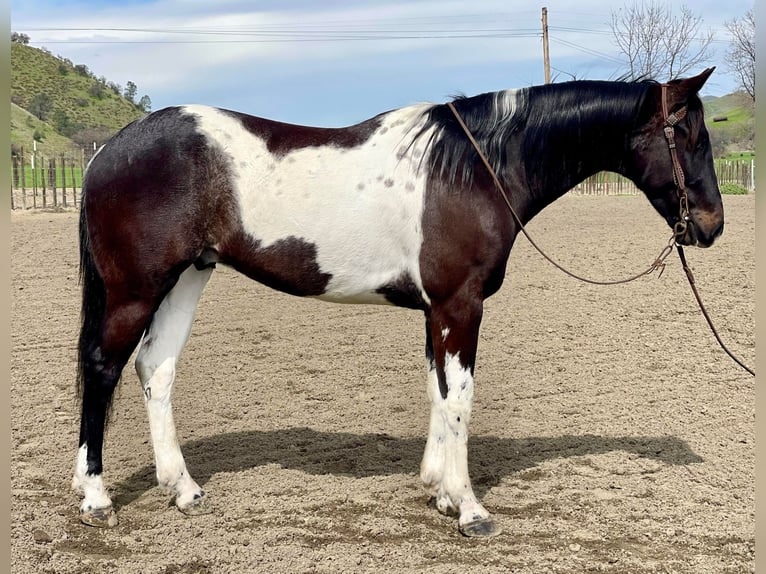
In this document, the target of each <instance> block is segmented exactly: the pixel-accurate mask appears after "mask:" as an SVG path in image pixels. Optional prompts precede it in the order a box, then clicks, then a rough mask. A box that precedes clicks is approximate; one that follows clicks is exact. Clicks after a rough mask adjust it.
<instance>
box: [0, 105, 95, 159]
mask: <svg viewBox="0 0 766 574" xmlns="http://www.w3.org/2000/svg"><path fill="white" fill-rule="evenodd" d="M35 132H37V133H38V134H42V141H38V142H37V149H38V150H39V151H40V152H41V153H43V154H44V155H46V156H49V157H51V156H54V155H55V156H59V155H61V154H62V153H63V154H67V155H71V154H72V153H73V152H75V151H76V152H78V153H79V150H80V147H79V146H78V145H77V144H75V143H74V142H73V141H72V140H70V139H69V138H68V137H65V136H62V135H61V134H60V133H58V132H57V131H56V130H55V129H54V128H53V126H51V125H50V124H48V123H47V122H44V121H41V120H39V119H37V118H36V117H35V116H33V115H32V114H30V113H29V112H28V111H27V110H25V109H24V108H21V107H19V106H17V105H16V104H14V103H11V145H13V146H14V147H17V148H22V147H23V148H24V153H25V154H26V155H27V156H28V155H29V153H28V152H30V151H31V150H32V141H33V140H34V137H35Z"/></svg>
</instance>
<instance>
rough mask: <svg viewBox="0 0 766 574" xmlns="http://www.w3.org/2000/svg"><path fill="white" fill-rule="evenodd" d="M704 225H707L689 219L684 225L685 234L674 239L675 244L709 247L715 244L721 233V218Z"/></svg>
mask: <svg viewBox="0 0 766 574" xmlns="http://www.w3.org/2000/svg"><path fill="white" fill-rule="evenodd" d="M705 223H708V225H703V224H701V222H699V221H695V220H694V219H690V220H689V221H688V222H687V225H686V232H685V233H684V234H683V235H682V236H681V237H676V242H677V243H679V244H681V245H689V246H695V247H710V246H711V245H713V243H715V240H716V238H717V237H718V236H719V235H721V234H722V233H723V218H720V220H717V221H706V222H705Z"/></svg>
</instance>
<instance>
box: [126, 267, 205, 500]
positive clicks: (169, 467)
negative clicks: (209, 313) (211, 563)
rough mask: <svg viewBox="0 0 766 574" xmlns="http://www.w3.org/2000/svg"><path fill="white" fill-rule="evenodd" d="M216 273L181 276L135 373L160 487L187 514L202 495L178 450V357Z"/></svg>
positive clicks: (162, 307) (154, 323)
mask: <svg viewBox="0 0 766 574" xmlns="http://www.w3.org/2000/svg"><path fill="white" fill-rule="evenodd" d="M212 272H213V269H211V268H207V269H203V270H201V271H200V270H197V269H196V268H195V267H194V266H193V265H192V266H190V267H189V268H188V269H186V271H184V272H183V273H182V274H181V276H180V277H179V279H178V282H177V283H176V285H175V286H174V287H173V289H172V290H171V291H170V293H168V294H167V295H166V296H165V299H163V301H162V303H161V304H160V306H159V308H158V309H157V312H156V313H155V314H154V317H153V319H152V323H151V325H150V326H149V329H148V330H147V332H146V334H145V335H144V338H143V339H142V341H141V344H140V350H139V352H138V356H137V357H136V372H137V373H138V377H139V379H140V380H141V385H142V386H143V388H144V399H145V402H146V410H147V413H148V415H149V429H150V431H151V435H152V444H153V446H154V461H155V466H156V471H157V481H158V483H159V484H160V486H162V487H163V488H166V489H168V490H169V491H171V492H173V493H174V494H175V495H176V505H177V506H178V507H179V508H182V509H183V508H184V507H185V506H188V505H189V504H190V503H192V502H193V501H194V500H195V498H199V497H201V496H202V494H203V492H202V489H201V488H200V487H199V485H198V484H197V483H196V482H195V481H194V479H192V477H191V476H189V473H188V471H187V470H186V463H185V462H184V458H183V455H182V454H181V449H180V447H179V446H178V438H177V437H176V429H175V423H174V421H173V407H172V405H171V392H172V389H173V382H174V380H175V375H176V363H177V361H178V357H179V356H180V354H181V351H182V349H183V348H184V346H185V345H186V342H187V340H188V339H189V334H190V333H191V327H192V323H193V321H194V313H195V311H196V308H197V304H198V303H199V298H200V296H201V295H202V290H203V289H204V287H205V285H206V284H207V282H208V279H210V275H211V274H212Z"/></svg>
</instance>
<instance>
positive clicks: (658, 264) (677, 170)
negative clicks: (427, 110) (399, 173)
mask: <svg viewBox="0 0 766 574" xmlns="http://www.w3.org/2000/svg"><path fill="white" fill-rule="evenodd" d="M667 87H668V86H667V84H662V112H663V116H664V117H665V126H664V128H663V131H664V134H665V139H667V142H668V149H669V150H670V157H671V160H672V163H673V181H674V182H675V184H676V189H677V190H678V197H679V215H680V219H679V221H677V222H676V223H675V225H674V226H673V235H671V237H670V240H669V241H668V244H667V245H666V246H665V247H663V248H662V251H660V254H659V255H658V256H657V258H656V259H655V260H654V262H653V263H652V264H651V265H650V266H649V267H648V268H647V269H645V270H644V271H641V272H640V273H636V274H635V275H632V276H630V277H626V278H625V279H617V280H606V281H604V280H595V279H589V278H587V277H582V276H580V275H577V274H576V273H573V272H572V271H570V270H568V269H566V268H565V267H563V266H562V265H560V264H559V263H558V262H556V261H555V260H554V259H552V258H551V257H550V256H549V255H548V254H547V253H545V251H543V250H542V249H541V248H540V246H538V245H537V243H535V241H534V240H533V239H532V237H531V236H530V235H529V232H528V231H527V230H526V228H525V227H524V224H523V223H522V221H521V218H520V217H519V216H518V214H517V213H516V210H515V209H514V208H513V205H512V204H511V200H510V199H509V198H508V194H507V193H506V192H505V188H504V187H503V184H502V183H501V182H500V178H498V176H497V173H495V170H494V169H493V168H492V166H491V165H490V163H489V160H487V157H486V156H485V155H484V153H483V152H482V150H481V148H480V147H479V144H478V142H477V141H476V138H474V137H473V134H472V133H471V130H470V129H468V126H467V125H466V124H465V122H464V121H463V118H462V117H461V116H460V114H459V113H458V111H457V109H455V106H454V105H453V104H452V102H447V107H448V108H449V109H450V111H451V112H452V114H453V115H454V116H455V119H456V120H457V122H458V124H459V125H460V127H461V128H462V130H463V132H465V135H466V137H468V140H469V141H470V142H471V145H473V147H474V149H475V150H476V153H477V154H478V156H479V159H481V161H482V163H483V164H484V167H486V168H487V171H488V172H489V174H490V176H491V177H492V181H493V182H494V183H495V187H496V188H497V190H498V191H499V192H500V195H501V196H502V198H503V200H504V201H505V204H506V205H507V206H508V209H509V210H510V212H511V215H512V216H513V218H514V220H515V221H516V223H517V225H518V226H519V230H520V231H521V232H522V233H523V234H524V236H525V237H526V238H527V240H528V241H529V243H530V244H531V245H532V247H534V248H535V249H536V250H537V252H538V253H540V255H542V256H543V258H544V259H546V260H547V261H548V262H549V263H551V264H552V265H553V266H554V267H556V268H557V269H559V270H560V271H562V272H563V273H565V274H566V275H569V276H570V277H572V278H574V279H577V280H578V281H583V282H584V283H590V284H593V285H619V284H625V283H630V282H631V281H635V280H636V279H639V278H641V277H643V276H645V275H649V274H651V273H653V272H654V271H656V270H658V269H659V275H658V277H661V276H662V272H663V271H664V270H665V259H666V258H667V256H668V255H670V253H671V252H672V251H673V247H674V246H675V247H676V249H677V251H678V256H679V258H680V259H681V265H682V266H683V269H684V272H685V273H686V278H687V279H688V281H689V285H690V287H691V289H692V293H693V294H694V297H695V298H696V300H697V304H698V305H699V308H700V310H701V311H702V315H703V316H704V317H705V320H706V321H707V323H708V325H709V326H710V329H711V331H712V332H713V335H714V336H715V338H716V341H718V344H719V345H720V346H721V348H722V349H723V350H724V351H725V352H726V354H727V355H729V357H731V358H732V359H733V360H734V362H736V363H737V364H738V365H739V366H740V367H742V368H743V369H745V370H746V371H747V372H748V373H750V374H751V375H753V376H755V371H753V370H752V369H750V368H749V367H747V366H746V365H745V364H744V363H743V362H742V361H740V360H739V359H738V358H737V357H735V356H734V355H733V354H732V353H731V351H729V349H727V348H726V345H724V344H723V341H721V338H720V337H719V336H718V332H717V331H716V329H715V327H714V326H713V322H712V320H711V319H710V316H709V315H708V312H707V310H706V309H705V306H704V305H703V304H702V299H701V298H700V296H699V293H698V292H697V288H696V285H695V282H694V276H693V275H692V272H691V269H690V268H689V266H688V265H687V263H686V256H685V255H684V251H683V247H682V246H681V244H680V243H679V242H678V241H677V239H679V238H681V237H683V235H685V234H686V228H687V226H688V221H689V198H688V195H687V192H686V185H685V177H684V172H683V168H682V167H681V162H680V161H679V160H678V152H677V151H676V142H675V125H676V124H677V123H678V122H680V121H681V120H682V119H683V118H684V117H685V116H686V112H687V108H686V106H684V107H682V108H681V109H680V110H678V111H676V112H674V113H672V114H669V113H668V104H667V97H666V94H667Z"/></svg>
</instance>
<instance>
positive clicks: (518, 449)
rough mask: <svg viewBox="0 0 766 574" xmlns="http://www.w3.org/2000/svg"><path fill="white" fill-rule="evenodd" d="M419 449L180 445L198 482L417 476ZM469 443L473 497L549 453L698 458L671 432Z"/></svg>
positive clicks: (148, 471) (318, 435)
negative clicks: (279, 472)
mask: <svg viewBox="0 0 766 574" xmlns="http://www.w3.org/2000/svg"><path fill="white" fill-rule="evenodd" d="M424 448H425V439H424V438H401V437H393V436H390V435H387V434H352V433H343V432H337V433H333V432H324V431H318V430H315V429H311V428H306V427H299V428H287V429H280V430H271V431H257V430H252V431H243V432H231V433H223V434H218V435H214V436H209V437H205V438H201V439H198V440H192V441H188V442H186V443H185V444H184V445H182V449H183V452H184V458H185V459H186V463H187V467H188V470H189V472H190V474H191V475H192V476H193V477H194V478H195V479H196V480H197V482H198V483H199V484H200V486H203V487H204V485H205V483H207V482H208V481H209V480H210V478H211V477H212V476H213V475H214V474H215V473H217V472H239V471H244V470H248V469H251V468H255V467H258V466H261V465H266V464H274V463H276V464H278V465H280V466H281V467H283V468H289V469H294V470H301V471H303V472H305V473H307V474H312V475H326V474H332V475H339V476H350V477H354V478H365V477H373V476H388V475H392V474H412V473H414V474H417V473H418V472H419V468H420V460H421V458H422V455H423V449H424ZM468 448H469V463H468V464H469V471H470V474H471V478H472V483H473V486H474V491H475V492H476V494H477V496H479V497H482V496H483V495H484V494H485V493H486V492H487V491H488V490H489V489H490V488H492V487H493V486H496V485H497V484H499V483H500V481H501V480H502V479H503V478H504V477H507V476H510V475H513V474H515V473H519V472H521V471H523V470H526V469H529V468H534V467H535V466H537V465H538V464H540V463H542V462H544V461H546V460H551V459H555V458H568V457H579V456H587V455H599V454H604V453H608V452H613V451H626V452H629V453H633V454H635V455H637V456H639V457H644V458H650V459H654V460H657V461H659V462H662V463H664V464H668V465H688V464H693V463H699V462H702V461H703V459H702V458H701V457H700V456H698V455H697V454H695V453H694V452H693V451H692V450H691V448H690V447H689V445H688V444H687V443H686V442H685V441H683V440H681V439H678V438H676V437H672V436H663V437H641V436H630V437H604V436H598V435H564V436H559V437H528V438H523V439H512V438H500V437H496V436H474V437H471V438H470V439H469V443H468ZM155 486H156V479H155V476H154V465H147V466H145V467H143V468H141V469H140V470H138V471H137V472H135V473H134V474H132V475H131V476H129V477H128V478H126V479H124V480H122V481H120V482H118V483H116V484H115V486H114V492H113V494H114V496H113V499H114V502H115V503H116V504H117V505H118V506H124V505H126V504H129V503H130V502H132V501H134V500H136V499H137V498H138V497H139V496H141V495H142V494H143V493H144V492H146V491H148V490H150V489H152V488H154V487H155Z"/></svg>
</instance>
